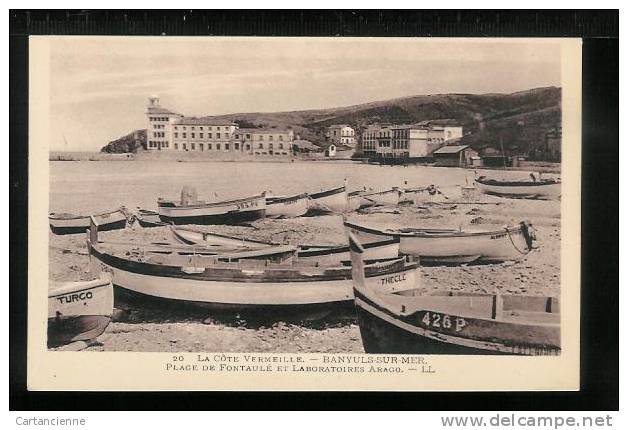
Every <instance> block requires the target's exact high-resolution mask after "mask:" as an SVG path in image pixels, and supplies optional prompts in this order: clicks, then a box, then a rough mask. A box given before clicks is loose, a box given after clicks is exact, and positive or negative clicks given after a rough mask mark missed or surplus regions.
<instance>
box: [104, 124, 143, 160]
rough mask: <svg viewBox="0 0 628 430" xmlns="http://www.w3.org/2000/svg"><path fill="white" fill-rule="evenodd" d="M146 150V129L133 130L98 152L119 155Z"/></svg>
mask: <svg viewBox="0 0 628 430" xmlns="http://www.w3.org/2000/svg"><path fill="white" fill-rule="evenodd" d="M144 149H146V129H144V130H135V131H133V132H131V133H129V134H127V135H125V136H122V137H120V138H119V139H116V140H112V141H111V142H109V143H108V144H107V145H105V146H103V147H102V148H101V149H100V152H107V153H112V154H119V153H122V152H131V153H136V152H137V151H142V150H144Z"/></svg>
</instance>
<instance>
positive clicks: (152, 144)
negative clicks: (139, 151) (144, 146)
mask: <svg viewBox="0 0 628 430" xmlns="http://www.w3.org/2000/svg"><path fill="white" fill-rule="evenodd" d="M168 146H169V144H168V142H162V141H158V140H149V141H148V147H149V148H168Z"/></svg>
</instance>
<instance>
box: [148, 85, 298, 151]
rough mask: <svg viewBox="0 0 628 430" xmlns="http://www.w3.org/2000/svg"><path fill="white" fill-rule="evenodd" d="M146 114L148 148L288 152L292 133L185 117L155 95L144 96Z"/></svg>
mask: <svg viewBox="0 0 628 430" xmlns="http://www.w3.org/2000/svg"><path fill="white" fill-rule="evenodd" d="M146 118H147V121H148V124H147V127H146V146H147V149H148V150H160V151H186V152H212V153H217V152H232V153H233V152H239V153H246V154H255V155H291V154H292V142H293V141H294V133H293V131H292V130H290V129H276V128H267V129H263V128H250V129H249V128H247V129H240V128H238V125H237V124H236V123H234V122H232V121H227V120H217V119H214V118H206V117H205V118H197V117H186V116H183V115H181V114H178V113H175V112H172V111H170V110H168V109H165V108H163V107H161V105H160V103H159V97H157V96H151V97H150V98H149V99H148V107H147V110H146Z"/></svg>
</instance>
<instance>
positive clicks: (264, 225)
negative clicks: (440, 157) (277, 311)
mask: <svg viewBox="0 0 628 430" xmlns="http://www.w3.org/2000/svg"><path fill="white" fill-rule="evenodd" d="M478 173H482V172H481V171H480V172H478ZM491 175H492V176H499V177H508V178H521V177H525V176H526V173H525V172H508V171H504V172H493V171H492V172H491ZM473 176H474V172H473V171H471V170H465V169H459V168H434V167H423V166H412V167H404V166H394V167H391V166H374V165H366V164H351V163H337V164H335V163H182V162H173V161H169V162H157V161H155V162H149V161H146V162H141V161H132V162H127V163H119V162H107V161H102V162H89V161H77V162H50V210H51V211H54V212H74V213H90V212H96V211H103V210H108V209H113V208H115V207H118V206H120V205H124V206H126V208H127V209H128V210H129V211H130V212H133V211H134V210H136V208H137V207H142V208H144V209H155V208H156V201H157V198H158V197H166V198H175V199H176V198H178V197H179V194H180V192H181V188H182V187H183V186H193V187H195V188H196V189H197V191H198V197H199V199H215V200H216V199H221V198H230V197H243V196H250V195H254V194H259V193H260V192H262V191H269V190H270V191H272V192H273V193H276V194H296V193H300V192H316V191H319V190H320V189H325V188H330V187H334V186H339V185H341V184H342V183H344V181H345V179H346V181H347V187H348V189H349V190H354V189H363V187H366V188H373V189H386V188H390V187H393V186H397V187H404V186H408V187H419V186H426V185H430V184H435V185H438V186H439V189H440V190H441V191H442V193H443V194H437V195H435V196H431V195H429V194H427V193H425V196H424V198H423V197H422V198H421V200H420V201H418V202H416V203H414V204H409V205H400V206H398V207H396V208H381V209H371V210H365V211H362V212H361V213H355V212H354V213H350V214H348V219H349V220H352V221H357V222H361V223H368V224H372V225H378V226H404V227H412V226H414V227H450V228H452V227H453V228H463V229H469V228H487V227H497V228H502V227H503V226H505V225H515V224H517V223H518V222H520V221H522V220H526V221H528V222H530V223H531V224H532V225H533V227H534V230H535V233H536V237H537V241H536V245H537V246H538V248H536V249H534V250H532V251H531V252H530V253H529V254H527V255H525V256H522V259H521V260H520V261H518V262H505V263H502V264H486V265H468V266H458V267H446V266H435V267H422V268H421V269H420V276H418V281H417V288H420V289H421V290H422V291H424V292H425V293H426V294H429V293H430V292H434V291H444V290H454V291H464V292H478V293H500V294H521V295H543V296H560V231H561V230H560V227H561V216H560V201H542V200H524V199H505V198H499V197H493V196H486V195H481V194H479V193H476V194H474V195H472V196H471V197H470V198H466V199H465V197H463V196H462V194H461V186H465V185H468V184H470V183H472V181H473ZM200 228H201V229H204V230H207V231H212V232H218V233H227V234H231V235H234V236H240V237H243V238H250V239H260V240H271V241H273V242H280V243H286V244H299V243H320V244H323V243H324V244H345V243H346V236H345V232H344V229H343V226H342V218H341V217H340V216H338V215H327V216H318V217H302V218H294V219H284V220H273V219H262V220H258V221H255V222H252V223H250V224H249V225H246V226H202V227H200ZM100 236H101V237H102V238H103V239H106V240H116V241H125V242H132V243H137V244H141V243H146V242H150V241H170V242H173V241H174V240H173V238H172V237H171V233H170V232H169V230H168V228H165V227H158V228H152V229H144V228H141V227H140V226H139V225H137V223H135V224H133V225H131V226H130V227H128V228H127V229H125V230H118V231H111V232H102V233H100ZM49 250H50V258H49V263H50V264H49V275H50V279H52V280H56V281H74V280H86V279H90V278H91V274H90V273H89V272H88V267H89V257H88V255H87V249H86V245H85V236H84V235H80V234H79V235H68V236H56V235H54V234H52V233H49ZM116 307H117V308H118V306H117V304H116ZM98 341H99V343H100V344H99V345H95V346H92V347H90V348H88V349H87V350H88V351H167V352H169V351H172V352H178V351H181V352H183V351H207V352H212V351H220V352H334V353H342V352H363V349H362V344H361V339H360V333H359V328H358V326H357V321H356V320H355V317H354V316H352V315H351V314H345V313H343V314H341V315H340V314H339V315H330V316H329V317H327V318H325V319H323V320H308V321H296V320H288V319H286V320H279V321H258V320H255V321H253V320H251V319H247V318H243V317H242V316H240V315H237V314H235V315H213V314H211V313H209V312H208V311H203V310H189V309H148V308H124V309H123V308H118V309H116V311H115V313H114V318H113V321H112V323H111V324H110V325H109V327H108V328H107V330H106V331H105V333H104V334H103V335H102V336H100V337H99V338H98Z"/></svg>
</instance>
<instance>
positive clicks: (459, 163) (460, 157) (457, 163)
mask: <svg viewBox="0 0 628 430" xmlns="http://www.w3.org/2000/svg"><path fill="white" fill-rule="evenodd" d="M432 156H433V157H434V160H435V161H436V165H437V166H447V167H466V166H471V165H473V158H474V157H477V156H478V153H477V151H474V150H473V149H472V148H471V147H470V146H469V145H447V146H443V147H442V148H439V149H437V150H436V151H434V152H433V153H432Z"/></svg>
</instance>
